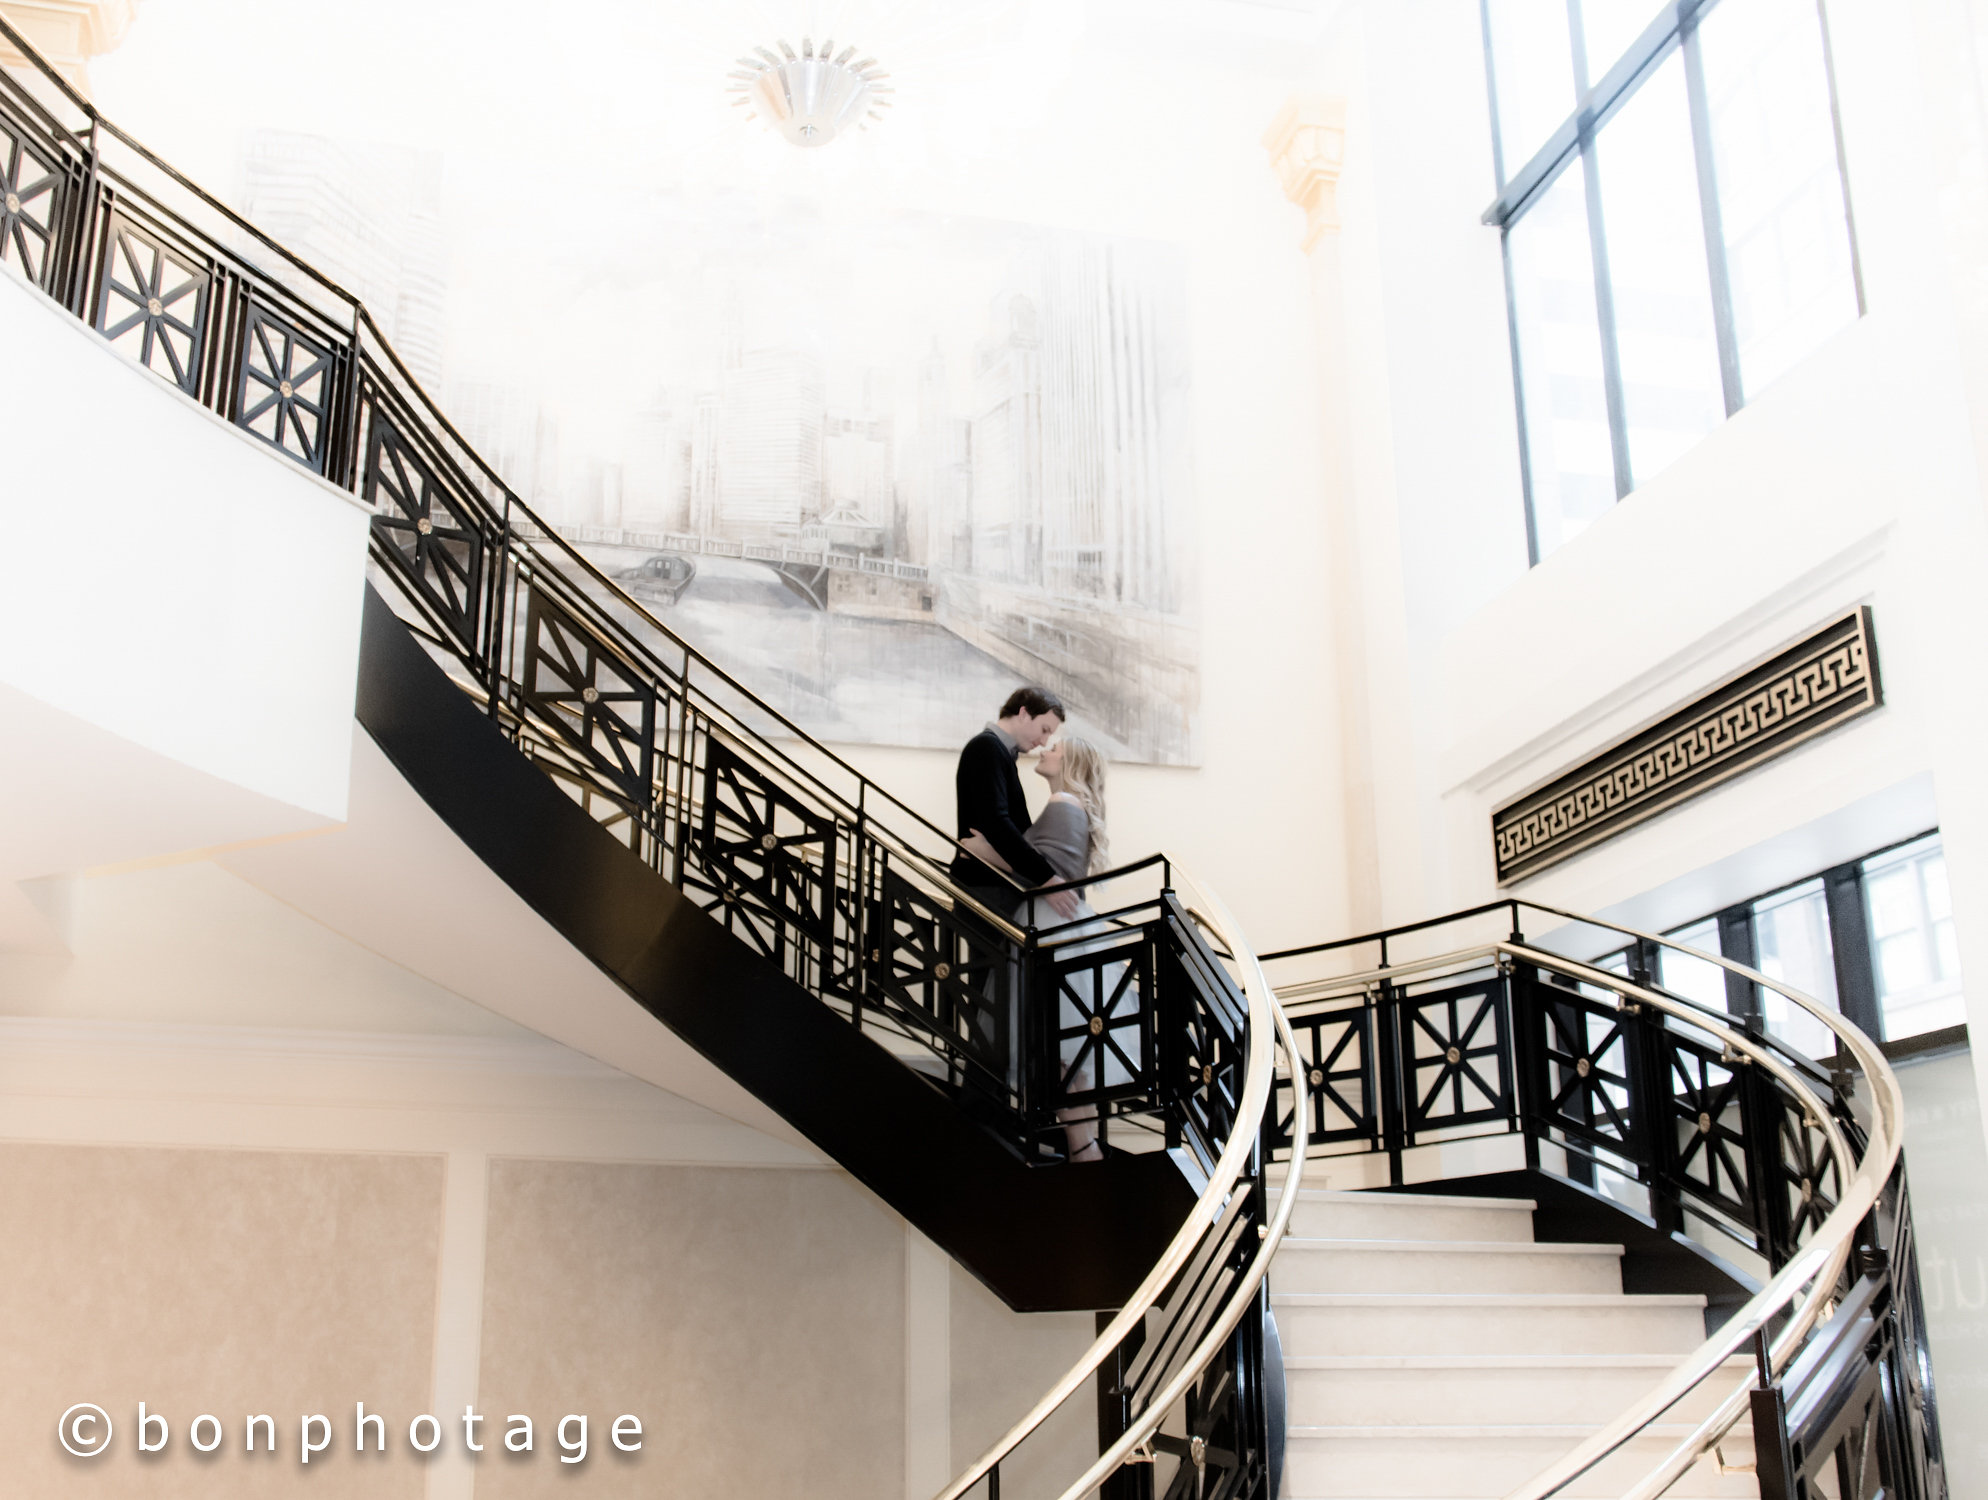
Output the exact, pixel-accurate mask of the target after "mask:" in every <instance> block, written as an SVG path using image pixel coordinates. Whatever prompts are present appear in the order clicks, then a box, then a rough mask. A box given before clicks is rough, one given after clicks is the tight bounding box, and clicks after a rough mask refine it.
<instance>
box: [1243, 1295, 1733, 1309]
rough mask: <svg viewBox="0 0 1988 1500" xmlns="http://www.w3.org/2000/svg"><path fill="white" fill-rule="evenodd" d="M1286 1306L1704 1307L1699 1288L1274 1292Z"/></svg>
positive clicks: (1273, 1299)
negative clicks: (1650, 1291) (1647, 1291)
mask: <svg viewBox="0 0 1988 1500" xmlns="http://www.w3.org/2000/svg"><path fill="white" fill-rule="evenodd" d="M1270 1300H1271V1302H1272V1303H1273V1304H1274V1305H1277V1306H1282V1307H1372V1306H1375V1305H1377V1304H1379V1305H1386V1306H1391V1307H1618V1308H1619V1307H1703V1306H1704V1305H1705V1298H1704V1295H1703V1294H1702V1293H1699V1292H1687V1293H1672V1292H1664V1293H1653V1294H1650V1295H1647V1296H1643V1295H1631V1294H1630V1293H1627V1292H1274V1293H1272V1294H1271V1297H1270Z"/></svg>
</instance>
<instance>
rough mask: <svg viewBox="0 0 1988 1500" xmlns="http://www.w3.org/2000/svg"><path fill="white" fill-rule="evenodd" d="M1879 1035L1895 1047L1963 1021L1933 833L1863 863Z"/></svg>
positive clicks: (1949, 910)
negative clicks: (1896, 1043)
mask: <svg viewBox="0 0 1988 1500" xmlns="http://www.w3.org/2000/svg"><path fill="white" fill-rule="evenodd" d="M1864 904H1865V909H1866V911H1867V913H1868V915H1869V919H1870V926H1871V966H1872V968H1873V969H1874V970H1876V973H1877V985H1878V1005H1879V1008H1880V1009H1881V1011H1882V1012H1883V1014H1884V1034H1885V1036H1886V1037H1887V1038H1890V1039H1894V1040H1896V1039H1897V1038H1900V1037H1908V1036H1917V1035H1919V1033H1921V1032H1924V1031H1938V1030H1941V1029H1942V1028H1944V1027H1948V1026H1958V1025H1960V1024H1961V1023H1962V1022H1964V1021H1965V1020H1966V1019H1967V1006H1966V1001H1965V999H1964V997H1963V994H1962V991H1961V975H1960V953H1959V949H1958V947H1957V945H1956V943H1955V941H1954V926H1953V904H1952V900H1951V898H1950V897H1949V895H1948V893H1947V862H1946V855H1945V853H1944V852H1943V851H1942V850H1941V848H1940V839H1939V835H1938V834H1934V835H1932V836H1930V837H1927V838H1923V839H1920V840H1918V841H1917V842H1915V843H1911V844H1907V845H1905V846H1904V847H1903V848H1899V849H1892V850H1889V851H1888V852H1886V853H1884V854H1878V855H1873V856H1872V857H1871V858H1869V859H1867V860H1865V861H1864Z"/></svg>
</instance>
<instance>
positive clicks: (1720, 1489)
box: [1283, 1422, 1760, 1500]
mask: <svg viewBox="0 0 1988 1500" xmlns="http://www.w3.org/2000/svg"><path fill="white" fill-rule="evenodd" d="M1599 1430H1600V1428H1599V1426H1598V1425H1591V1424H1554V1425H1544V1424H1542V1425H1537V1426H1504V1425H1477V1426H1469V1425H1458V1426H1401V1427H1391V1426H1381V1427H1299V1426H1293V1427H1292V1428H1291V1429H1290V1431H1289V1436H1288V1438H1287V1446H1286V1450H1285V1451H1286V1459H1285V1470H1284V1473H1285V1482H1284V1487H1283V1492H1284V1494H1285V1495H1287V1496H1291V1497H1293V1500H1296V1497H1300V1496H1302V1497H1305V1500H1351V1497H1354V1496H1372V1495H1385V1496H1389V1497H1391V1500H1435V1497H1445V1500H1448V1497H1456V1500H1495V1497H1497V1496H1501V1495H1504V1494H1505V1493H1507V1492H1508V1491H1509V1490H1511V1489H1512V1488H1513V1487H1514V1486H1515V1485H1519V1484H1523V1483H1524V1482H1525V1481H1526V1480H1528V1479H1530V1478H1531V1477H1532V1476H1533V1475H1535V1474H1537V1473H1539V1472H1540V1470H1542V1469H1544V1468H1545V1467H1546V1466H1547V1465H1548V1464H1550V1463H1552V1462H1553V1461H1554V1460H1555V1459H1556V1458H1559V1457H1560V1456H1561V1455H1563V1454H1565V1453H1567V1452H1569V1451H1570V1450H1571V1449H1573V1448H1575V1447H1576V1446H1578V1445H1579V1444H1580V1443H1582V1442H1584V1441H1585V1440H1586V1439H1587V1438H1589V1437H1591V1436H1592V1435H1593V1434H1594V1433H1596V1432H1598V1431H1599ZM1691 1431H1692V1429H1691V1426H1690V1424H1688V1423H1682V1422H1680V1423H1666V1424H1663V1425H1662V1426H1657V1427H1652V1428H1649V1429H1647V1430H1646V1431H1645V1432H1643V1433H1640V1434H1638V1435H1637V1436H1636V1437H1634V1438H1632V1439H1630V1440H1629V1442H1627V1443H1626V1444H1624V1445H1623V1447H1622V1448H1621V1449H1620V1450H1619V1451H1617V1452H1616V1453H1614V1454H1612V1455H1610V1456H1609V1457H1608V1458H1606V1459H1604V1460H1603V1461H1602V1462H1601V1463H1600V1464H1597V1465H1596V1466H1595V1467H1594V1468H1593V1469H1591V1470H1590V1471H1589V1472H1588V1473H1586V1474H1584V1475H1582V1476H1581V1477H1580V1478H1579V1479H1577V1480H1575V1481H1573V1483H1571V1484H1570V1485H1568V1487H1567V1488H1566V1489H1565V1490H1563V1491H1561V1494H1563V1495H1566V1496H1569V1497H1587V1496H1619V1495H1620V1494H1622V1492H1623V1491H1624V1490H1625V1489H1626V1488H1628V1487H1629V1485H1630V1484H1631V1483H1633V1482H1634V1481H1635V1480H1636V1479H1637V1478H1639V1477H1640V1476H1642V1475H1643V1474H1645V1473H1647V1472H1649V1470H1650V1469H1651V1468H1652V1467H1654V1466H1655V1465H1656V1464H1657V1463H1658V1462H1659V1461H1660V1460H1661V1459H1662V1458H1663V1457H1664V1455H1666V1454H1667V1453H1669V1452H1670V1451H1671V1449H1672V1448H1674V1447H1675V1446H1676V1445H1677V1444H1678V1443H1679V1442H1680V1441H1681V1440H1682V1439H1684V1438H1685V1437H1687V1436H1689V1435H1690V1433H1691ZM1725 1453H1726V1458H1727V1461H1728V1462H1729V1463H1742V1464H1750V1463H1752V1462H1753V1447H1752V1438H1751V1435H1750V1433H1749V1431H1748V1429H1747V1428H1745V1427H1744V1426H1742V1427H1741V1428H1740V1429H1739V1430H1738V1432H1736V1433H1735V1434H1734V1435H1733V1438H1732V1439H1730V1440H1729V1441H1728V1442H1727V1443H1726V1444H1725ZM1665 1493H1666V1495H1668V1496H1672V1497H1678V1500H1684V1497H1690V1500H1712V1497H1718V1500H1724V1497H1732V1500H1739V1497H1748V1500H1754V1497H1757V1496H1758V1495H1759V1493H1760V1489H1759V1485H1758V1481H1757V1480H1756V1479H1755V1477H1754V1476H1753V1475H1752V1474H1750V1473H1748V1474H1720V1473H1719V1472H1718V1469H1717V1466H1716V1464H1714V1463H1713V1462H1711V1461H1710V1460H1701V1461H1700V1462H1699V1463H1698V1464H1696V1465H1694V1466H1693V1467H1692V1468H1691V1469H1690V1470H1688V1471H1687V1472H1686V1473H1685V1474H1684V1476H1683V1477H1682V1478H1681V1479H1679V1480H1678V1482H1677V1483H1676V1484H1675V1485H1673V1486H1672V1487H1671V1488H1670V1489H1669V1490H1667V1491H1666V1492H1665Z"/></svg>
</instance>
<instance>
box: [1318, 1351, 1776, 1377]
mask: <svg viewBox="0 0 1988 1500" xmlns="http://www.w3.org/2000/svg"><path fill="white" fill-rule="evenodd" d="M1677 1363H1678V1356H1677V1355H1675V1354H1291V1355H1286V1356H1285V1358H1284V1368H1285V1369H1287V1370H1538V1371H1550V1372H1556V1373H1557V1372H1559V1371H1563V1370H1670V1369H1675V1368H1676V1366H1677ZM1723 1368H1725V1369H1727V1370H1741V1369H1745V1370H1748V1371H1750V1370H1752V1369H1753V1361H1752V1360H1751V1359H1750V1358H1747V1357H1745V1356H1742V1355H1734V1356H1733V1357H1732V1358H1731V1359H1729V1360H1727V1361H1726V1363H1725V1365H1724V1366H1723Z"/></svg>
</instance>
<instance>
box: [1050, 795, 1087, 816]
mask: <svg viewBox="0 0 1988 1500" xmlns="http://www.w3.org/2000/svg"><path fill="white" fill-rule="evenodd" d="M1049 805H1050V806H1051V807H1071V808H1075V809H1076V810H1077V811H1078V812H1080V813H1081V812H1083V811H1084V804H1083V803H1081V802H1079V801H1078V800H1077V797H1076V794H1075V793H1074V792H1051V793H1050V794H1049Z"/></svg>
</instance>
